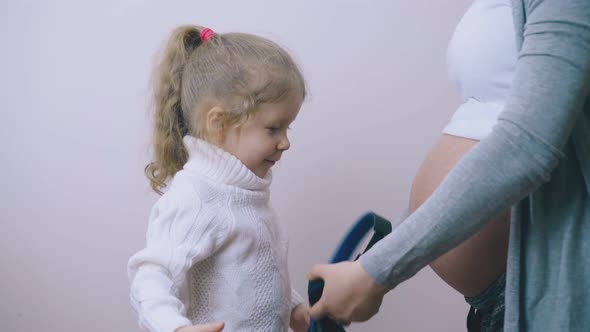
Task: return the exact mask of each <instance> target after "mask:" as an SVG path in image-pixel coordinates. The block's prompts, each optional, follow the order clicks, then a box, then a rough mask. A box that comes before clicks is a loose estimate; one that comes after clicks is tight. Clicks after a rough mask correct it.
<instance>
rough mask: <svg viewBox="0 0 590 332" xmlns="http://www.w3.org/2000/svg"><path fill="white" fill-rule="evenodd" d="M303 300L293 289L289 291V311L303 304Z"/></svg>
mask: <svg viewBox="0 0 590 332" xmlns="http://www.w3.org/2000/svg"><path fill="white" fill-rule="evenodd" d="M304 302H305V300H303V297H301V295H299V293H297V291H296V290H295V289H291V310H293V309H295V308H296V307H297V306H298V305H300V304H303V303H304Z"/></svg>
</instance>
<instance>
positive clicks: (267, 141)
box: [220, 97, 303, 178]
mask: <svg viewBox="0 0 590 332" xmlns="http://www.w3.org/2000/svg"><path fill="white" fill-rule="evenodd" d="M302 102H303V100H302V98H301V97H293V98H289V99H287V100H285V101H282V102H277V103H266V104H261V105H259V106H258V107H257V109H256V111H254V112H253V113H252V115H251V116H250V117H249V118H248V120H247V121H246V122H245V123H243V124H242V125H239V126H238V125H234V126H231V127H229V128H227V130H225V132H224V140H223V142H222V143H221V144H220V147H221V148H222V149H224V150H225V151H227V152H229V153H231V154H232V155H234V156H235V157H236V158H238V159H239V160H240V161H241V162H242V163H244V165H246V167H248V169H250V170H251V171H252V172H253V173H254V174H256V175H257V176H258V177H261V178H263V177H265V176H266V174H267V173H268V171H269V170H270V168H271V167H272V166H274V164H275V163H277V162H278V161H279V160H280V159H281V156H282V154H283V152H284V151H286V150H288V149H289V147H290V145H291V144H290V142H289V138H288V137H287V130H288V129H289V125H290V124H291V123H292V122H293V121H295V118H296V117H297V114H298V113H299V109H300V108H301V104H302Z"/></svg>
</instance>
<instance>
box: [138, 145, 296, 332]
mask: <svg viewBox="0 0 590 332" xmlns="http://www.w3.org/2000/svg"><path fill="white" fill-rule="evenodd" d="M184 144H185V146H186V148H187V150H188V151H189V160H188V162H187V163H186V165H185V166H184V169H183V170H181V171H180V172H178V173H177V174H176V175H175V176H174V179H173V180H172V182H171V184H170V188H169V189H168V191H167V192H166V193H165V194H164V195H163V196H162V197H161V198H160V199H159V200H158V202H157V203H156V205H155V206H154V208H153V210H152V213H151V215H150V220H149V225H148V231H147V245H146V248H144V249H143V250H141V251H139V252H138V253H137V254H135V255H134V256H132V257H131V259H130V260H129V265H128V272H129V279H130V280H131V294H130V296H131V302H132V304H133V307H134V308H135V309H136V311H137V312H138V314H139V323H140V326H142V327H143V328H144V329H146V330H147V331H153V332H172V331H174V330H176V329H178V328H179V327H183V326H188V325H193V324H201V323H210V322H218V321H223V322H225V330H226V331H287V330H288V323H289V316H290V312H291V310H292V309H293V308H294V307H295V306H297V305H298V304H301V303H302V302H303V299H302V298H301V296H299V295H298V294H297V293H296V292H295V291H293V290H291V287H290V281H289V275H288V269H287V250H288V240H287V236H286V233H285V231H284V229H283V228H282V227H281V225H280V224H279V223H278V222H277V218H276V216H275V214H274V212H273V211H272V209H271V208H270V206H269V186H270V183H271V179H272V176H271V174H270V172H269V174H268V175H267V176H266V177H265V178H259V177H258V176H256V175H255V174H254V173H252V172H251V171H250V170H249V169H248V168H247V167H246V166H245V165H244V164H243V163H242V162H240V160H238V159H237V158H235V157H234V156H232V155H231V154H229V153H227V152H225V151H223V150H221V149H219V148H217V147H215V146H213V145H211V144H209V143H207V142H205V141H203V140H198V139H195V138H192V137H185V139H184Z"/></svg>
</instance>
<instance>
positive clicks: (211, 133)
mask: <svg viewBox="0 0 590 332" xmlns="http://www.w3.org/2000/svg"><path fill="white" fill-rule="evenodd" d="M226 129H227V128H226V114H225V111H224V110H223V108H221V107H219V106H215V107H213V108H211V109H210V110H209V111H208V112H207V115H206V116H205V131H206V133H207V136H208V137H209V139H211V140H212V141H213V142H214V143H217V144H221V143H223V141H224V140H225V130H226Z"/></svg>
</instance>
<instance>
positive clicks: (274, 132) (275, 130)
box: [268, 127, 281, 134]
mask: <svg viewBox="0 0 590 332" xmlns="http://www.w3.org/2000/svg"><path fill="white" fill-rule="evenodd" d="M280 130H281V128H279V127H268V131H269V132H270V133H271V134H276V133H278V132H279V131H280Z"/></svg>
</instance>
